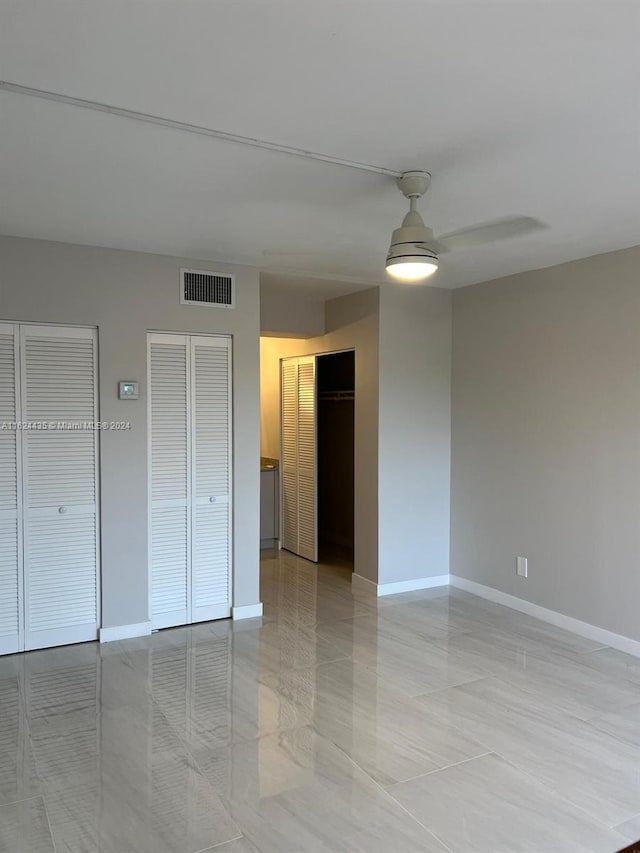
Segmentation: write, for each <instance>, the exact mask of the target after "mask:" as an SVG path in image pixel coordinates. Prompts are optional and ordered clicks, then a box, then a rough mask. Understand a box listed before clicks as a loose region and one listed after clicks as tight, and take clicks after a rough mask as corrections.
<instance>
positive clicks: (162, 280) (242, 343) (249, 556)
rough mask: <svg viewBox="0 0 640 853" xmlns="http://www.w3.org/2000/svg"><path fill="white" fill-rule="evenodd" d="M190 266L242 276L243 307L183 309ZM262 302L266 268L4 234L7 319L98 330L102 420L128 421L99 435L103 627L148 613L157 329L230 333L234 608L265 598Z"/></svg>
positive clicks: (2, 300)
mask: <svg viewBox="0 0 640 853" xmlns="http://www.w3.org/2000/svg"><path fill="white" fill-rule="evenodd" d="M181 266H188V267H197V268H200V269H215V270H221V271H225V272H233V273H234V274H235V276H236V284H237V294H236V303H237V307H236V309H235V310H234V311H228V310H221V309H202V308H196V307H190V306H181V305H180V304H179V302H178V274H179V269H180V267H181ZM259 310H260V309H259V293H258V276H257V273H256V271H255V270H252V269H249V268H246V267H235V268H233V267H229V266H226V265H223V264H218V263H216V264H212V263H211V262H210V261H206V262H204V261H197V260H193V259H189V260H187V259H181V258H171V257H165V256H160V255H148V254H141V253H136V252H125V251H116V250H111V249H99V248H92V247H85V246H72V245H68V244H63V243H48V242H44V241H40V240H25V239H18V238H0V319H2V320H11V321H14V322H45V323H62V324H77V325H92V326H97V327H98V330H99V348H100V349H99V370H100V407H101V411H100V414H101V419H102V420H106V421H109V420H114V421H121V420H126V421H131V425H132V428H131V430H130V431H127V432H103V433H101V435H100V455H101V496H102V625H103V627H111V626H117V625H125V624H134V623H139V622H144V621H145V620H146V619H147V617H148V613H147V609H148V608H147V592H148V583H147V581H148V578H147V427H146V406H147V401H146V332H147V330H148V329H156V330H161V331H175V332H196V333H200V334H206V333H220V334H231V335H233V359H234V444H233V450H234V493H235V504H236V508H237V511H236V513H235V523H234V538H235V552H234V566H235V577H234V605H236V606H238V605H243V604H255V603H256V602H257V601H258V600H259V597H258V596H259V591H258V548H259V464H258V457H259V402H258V401H259V390H258V387H259V386H258V382H259V371H258V359H259V345H258V340H259ZM120 379H134V380H139V381H140V383H141V386H140V387H141V395H140V400H139V401H127V402H123V401H120V400H118V399H117V395H116V386H117V382H118V380H120Z"/></svg>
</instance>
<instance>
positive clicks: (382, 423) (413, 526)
mask: <svg viewBox="0 0 640 853" xmlns="http://www.w3.org/2000/svg"><path fill="white" fill-rule="evenodd" d="M379 365H380V368H379V369H380V377H379V389H380V399H379V448H378V460H379V502H380V506H379V531H380V533H379V569H378V583H380V584H386V583H393V582H396V581H405V580H414V579H418V578H425V577H433V576H436V575H446V574H448V573H449V532H450V528H449V513H450V492H449V487H450V467H451V466H450V460H451V456H450V453H451V440H450V439H451V398H450V389H451V292H450V291H448V290H442V289H439V288H433V287H424V286H416V285H394V284H391V283H390V284H389V286H388V287H382V288H380V356H379Z"/></svg>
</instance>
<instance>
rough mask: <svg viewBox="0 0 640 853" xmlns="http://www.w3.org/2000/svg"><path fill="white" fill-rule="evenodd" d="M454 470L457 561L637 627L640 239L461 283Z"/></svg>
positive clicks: (515, 589) (523, 593)
mask: <svg viewBox="0 0 640 853" xmlns="http://www.w3.org/2000/svg"><path fill="white" fill-rule="evenodd" d="M452 474H453V476H452V536H451V548H452V559H451V571H452V572H453V573H455V574H458V575H462V576H463V577H466V578H470V579H472V580H474V581H477V582H479V583H482V584H487V585H489V586H491V587H495V588H496V589H499V590H502V591H504V592H507V593H510V594H512V595H516V596H519V597H521V598H525V599H527V600H529V601H532V602H534V603H536V604H539V605H542V606H544V607H547V608H551V609H553V610H557V611H560V612H562V613H565V614H568V615H569V616H573V617H575V618H577V619H581V620H583V621H586V622H589V623H591V624H594V625H598V626H601V627H603V628H606V629H608V630H611V631H614V632H616V633H620V634H623V635H626V636H629V637H632V638H635V639H640V625H639V622H638V602H640V560H639V556H638V555H639V554H640V248H635V249H628V250H625V251H621V252H615V253H611V254H607V255H600V256H597V257H594V258H588V259H586V260H582V261H576V262H573V263H569V264H563V265H561V266H556V267H551V268H548V269H543V270H538V271H535V272H529V273H523V274H521V275H517V276H512V277H510V278H504V279H501V280H497V281H493V282H488V283H485V284H481V285H477V286H475V287H469V288H464V289H462V290H457V291H455V292H454V345H453V466H452ZM517 555H522V556H526V557H528V558H529V578H528V579H526V580H525V579H522V578H519V577H517V576H516V574H515V559H516V556H517Z"/></svg>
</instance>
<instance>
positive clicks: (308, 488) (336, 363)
mask: <svg viewBox="0 0 640 853" xmlns="http://www.w3.org/2000/svg"><path fill="white" fill-rule="evenodd" d="M281 390H282V432H281V442H282V447H281V492H280V493H281V496H282V498H281V502H282V505H281V519H282V530H281V543H282V547H283V548H285V549H286V550H288V551H292V552H293V553H294V554H298V555H299V556H301V557H305V558H306V559H308V560H312V561H313V562H322V563H331V564H339V565H342V566H347V565H348V566H349V568H350V569H351V570H353V551H354V418H355V354H354V352H353V350H347V351H344V352H337V353H329V354H326V355H313V356H301V357H299V358H289V359H283V360H282V384H281Z"/></svg>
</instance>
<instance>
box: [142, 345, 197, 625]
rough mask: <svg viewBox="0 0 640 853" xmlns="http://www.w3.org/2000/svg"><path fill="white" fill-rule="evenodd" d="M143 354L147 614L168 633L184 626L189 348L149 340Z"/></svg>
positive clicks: (187, 557) (187, 558)
mask: <svg viewBox="0 0 640 853" xmlns="http://www.w3.org/2000/svg"><path fill="white" fill-rule="evenodd" d="M148 349H149V352H148V364H149V386H148V387H149V448H150V464H149V471H150V480H151V483H150V492H151V495H150V500H151V505H150V530H149V538H150V543H149V545H150V555H149V562H150V589H151V596H150V597H151V605H150V609H151V623H152V626H153V627H154V628H167V627H169V626H171V625H184V624H186V623H187V622H188V621H189V618H188V601H189V597H190V595H189V584H190V572H189V566H190V541H189V540H190V536H189V517H188V514H189V502H190V501H189V498H190V491H191V479H190V473H191V472H190V467H189V455H190V450H191V448H190V445H191V437H190V431H189V423H188V411H187V409H188V401H189V392H190V376H189V369H188V366H189V342H188V338H187V337H185V336H182V335H162V334H152V335H149V339H148Z"/></svg>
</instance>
